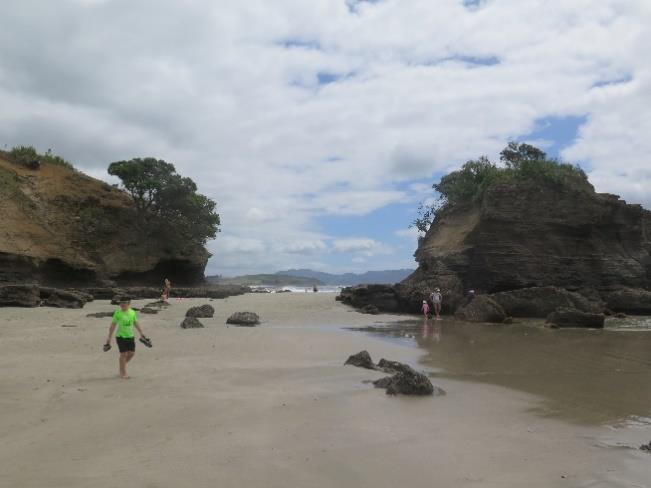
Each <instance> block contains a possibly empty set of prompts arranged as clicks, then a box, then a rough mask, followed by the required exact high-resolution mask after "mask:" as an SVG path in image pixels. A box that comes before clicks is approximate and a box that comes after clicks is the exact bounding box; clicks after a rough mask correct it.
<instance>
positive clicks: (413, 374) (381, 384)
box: [373, 361, 445, 396]
mask: <svg viewBox="0 0 651 488" xmlns="http://www.w3.org/2000/svg"><path fill="white" fill-rule="evenodd" d="M391 362H392V363H393V361H391ZM398 364H401V363H398ZM373 385H375V387H376V388H386V393H387V395H417V396H425V395H433V394H436V395H444V394H445V392H444V391H443V390H442V389H440V388H438V387H435V386H434V385H432V382H431V381H430V380H429V378H428V377H427V376H426V375H424V374H423V373H419V372H418V371H416V370H414V369H413V368H411V367H410V366H407V365H406V364H401V370H400V371H398V372H397V373H396V374H394V375H393V376H387V377H384V378H380V379H379V380H376V381H374V382H373Z"/></svg>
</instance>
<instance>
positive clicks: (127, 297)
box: [111, 293, 133, 305]
mask: <svg viewBox="0 0 651 488" xmlns="http://www.w3.org/2000/svg"><path fill="white" fill-rule="evenodd" d="M122 300H128V301H131V300H133V297H132V296H131V295H129V294H127V293H118V294H117V295H115V296H114V297H113V298H111V305H119V304H120V303H121V302H122Z"/></svg>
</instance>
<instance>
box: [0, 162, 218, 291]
mask: <svg viewBox="0 0 651 488" xmlns="http://www.w3.org/2000/svg"><path fill="white" fill-rule="evenodd" d="M0 220H1V221H2V226H1V227H0V283H2V282H5V283H21V282H30V283H33V282H35V281H36V282H39V283H41V284H47V285H53V286H58V285H66V286H70V285H75V286H76V285H89V284H91V283H101V282H103V281H107V280H109V281H114V282H116V283H117V284H141V283H142V284H145V283H156V284H157V283H161V282H162V280H163V278H164V277H168V278H170V279H171V280H172V282H173V283H174V284H195V283H198V282H200V281H202V280H203V277H204V274H203V272H204V268H205V265H206V262H207V260H208V257H209V255H208V253H207V251H206V250H205V249H204V248H203V247H200V246H196V245H192V244H188V246H187V247H186V248H184V249H179V248H174V247H173V246H170V245H169V243H168V242H166V241H165V240H163V239H143V238H142V236H141V234H140V233H139V232H138V231H137V229H136V227H135V224H134V223H133V222H134V219H133V205H132V202H131V199H130V198H129V197H128V196H127V195H126V194H125V193H124V192H122V191H120V190H118V189H117V188H114V187H112V186H111V185H108V184H106V183H104V182H101V181H99V180H96V179H94V178H91V177H89V176H86V175H84V174H82V173H79V172H77V171H74V170H72V169H70V168H67V167H64V166H58V165H54V164H50V163H43V164H40V165H37V166H34V167H33V168H29V167H27V166H25V165H18V164H14V163H11V162H9V161H7V159H6V157H5V156H3V154H2V153H0Z"/></svg>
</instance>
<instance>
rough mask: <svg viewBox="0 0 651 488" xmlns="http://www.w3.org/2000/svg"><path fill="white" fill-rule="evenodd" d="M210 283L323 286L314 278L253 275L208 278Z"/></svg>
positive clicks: (278, 274) (277, 274)
mask: <svg viewBox="0 0 651 488" xmlns="http://www.w3.org/2000/svg"><path fill="white" fill-rule="evenodd" d="M206 279H207V280H208V281H209V282H211V283H219V284H221V285H243V286H262V285H268V286H307V287H310V288H311V287H312V286H314V285H318V286H323V285H324V284H325V283H323V282H322V281H320V280H315V279H314V278H305V277H302V276H286V275H285V274H280V273H276V274H255V275H244V276H235V277H233V278H222V277H221V276H208V277H207V278H206Z"/></svg>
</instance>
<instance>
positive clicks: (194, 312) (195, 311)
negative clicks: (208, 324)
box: [185, 305, 215, 319]
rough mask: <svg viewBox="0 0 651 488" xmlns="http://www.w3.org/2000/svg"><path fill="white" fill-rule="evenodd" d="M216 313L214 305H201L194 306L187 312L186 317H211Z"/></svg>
mask: <svg viewBox="0 0 651 488" xmlns="http://www.w3.org/2000/svg"><path fill="white" fill-rule="evenodd" d="M214 315H215V309H214V308H213V307H212V305H201V306H200V307H192V308H190V309H188V311H187V312H186V313H185V316H186V317H195V318H202V319H211V318H213V316H214Z"/></svg>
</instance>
